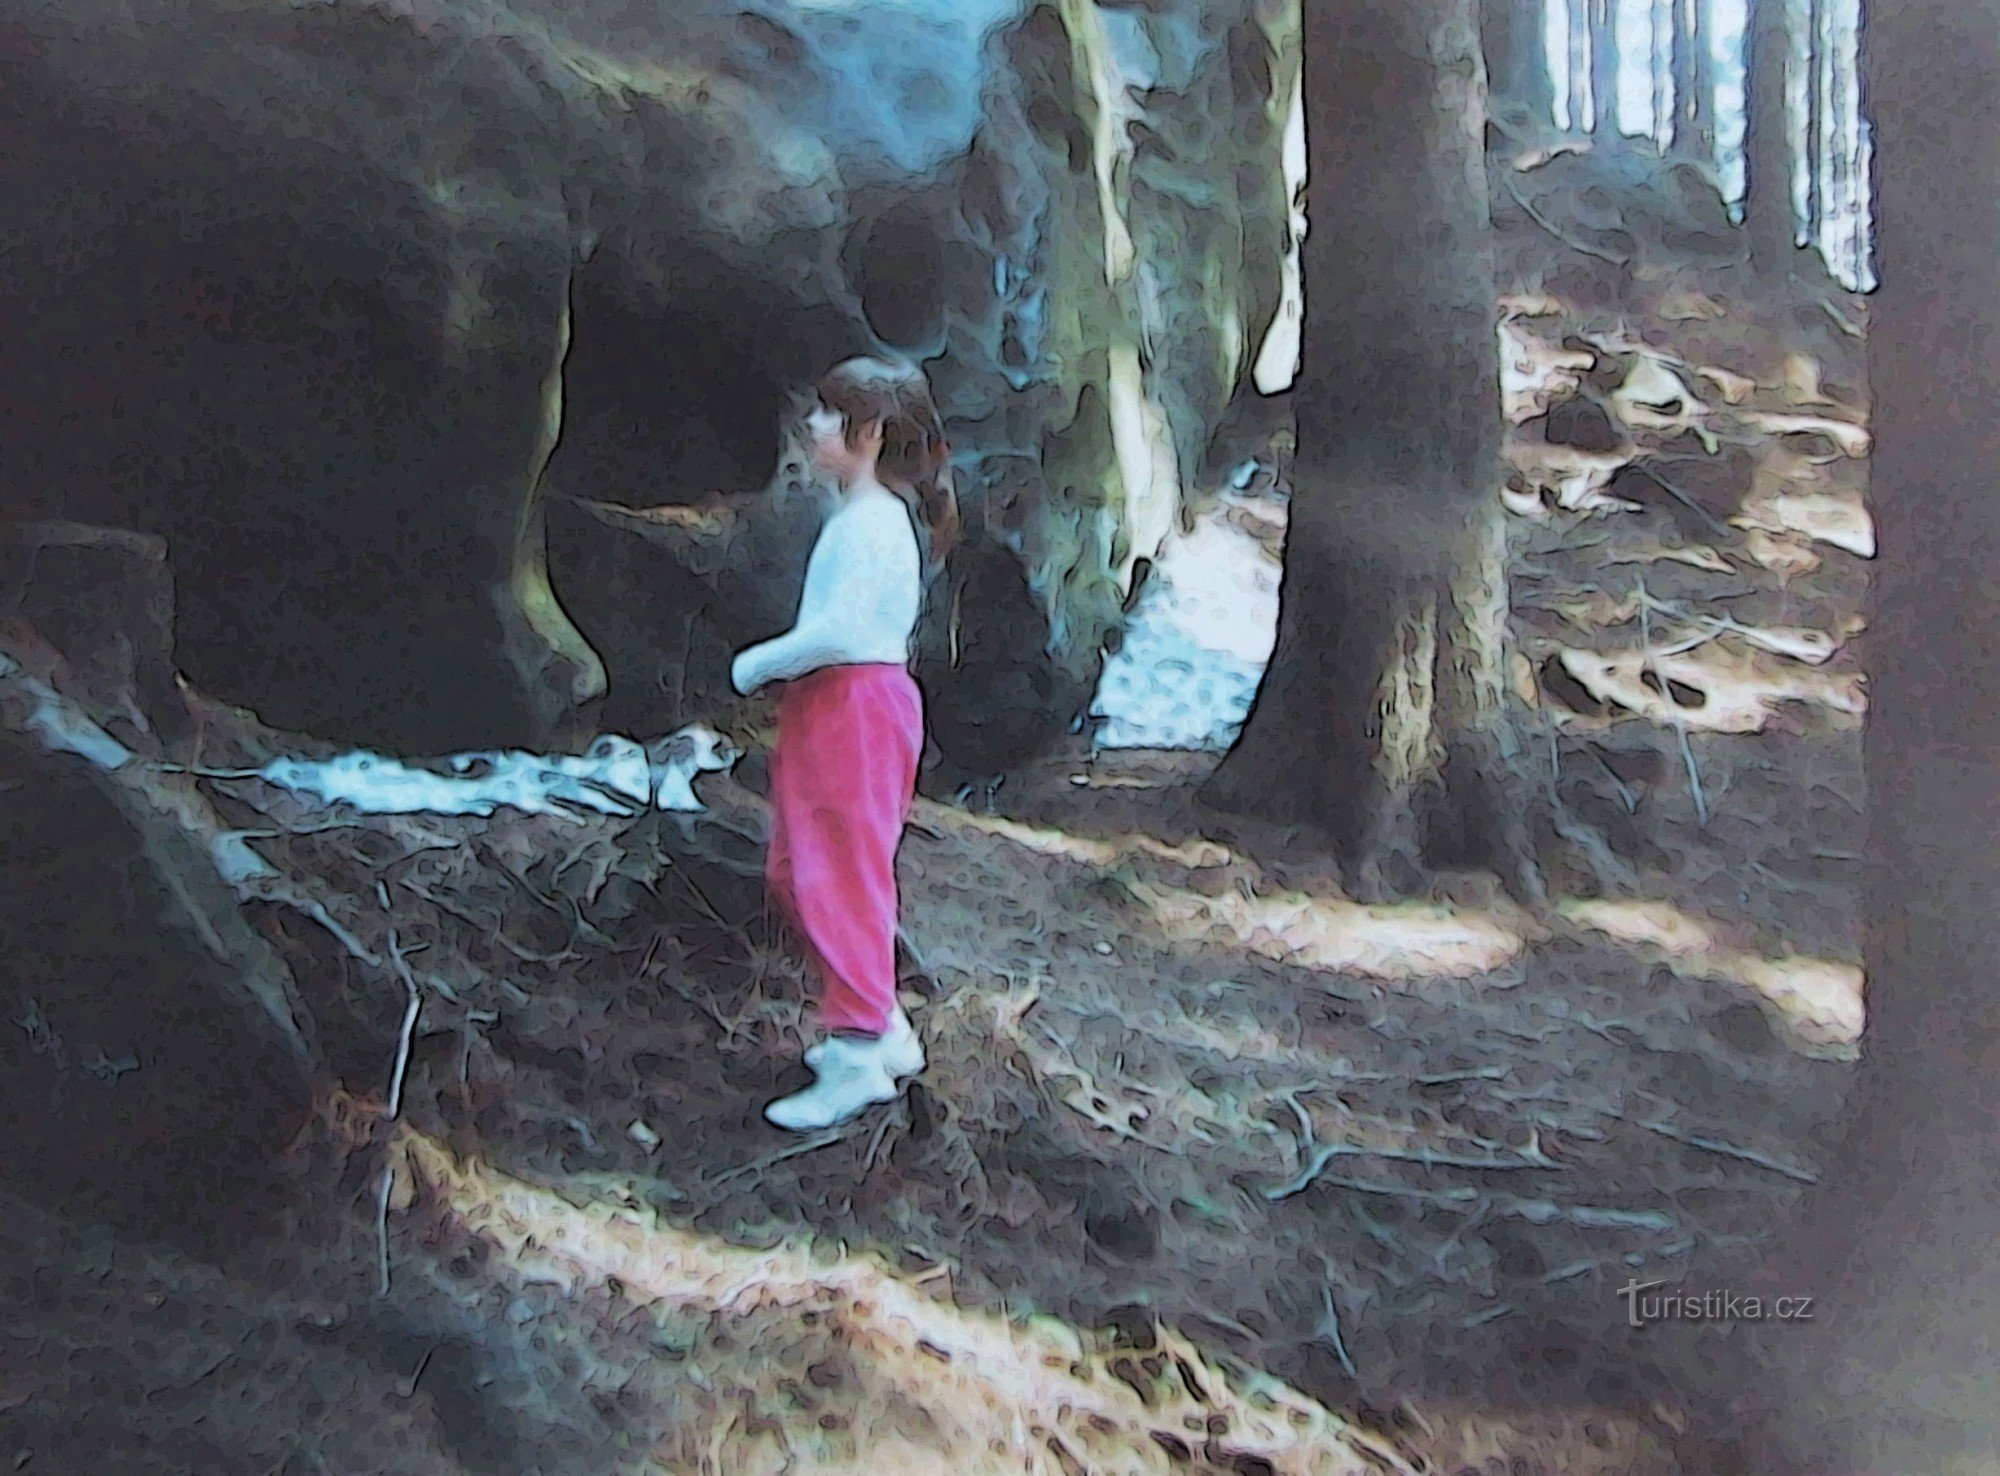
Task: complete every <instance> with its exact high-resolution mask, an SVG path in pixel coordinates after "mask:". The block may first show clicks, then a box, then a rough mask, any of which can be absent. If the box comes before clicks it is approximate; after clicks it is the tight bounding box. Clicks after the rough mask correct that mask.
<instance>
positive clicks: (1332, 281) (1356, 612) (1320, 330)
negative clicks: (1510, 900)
mask: <svg viewBox="0 0 2000 1476" xmlns="http://www.w3.org/2000/svg"><path fill="white" fill-rule="evenodd" d="M1305 16H1306V27H1307V29H1306V46H1307V60H1306V83H1305V85H1306V87H1307V89H1308V92H1307V100H1308V108H1309V115H1310V117H1311V119H1312V129H1311V133H1310V136H1309V140H1308V146H1309V149H1310V151H1311V170H1312V178H1313V180H1314V182H1315V193H1316V196H1317V198H1319V199H1320V200H1322V201H1324V202H1327V203H1328V204H1329V206H1330V208H1328V209H1326V210H1323V211H1321V212H1320V213H1319V215H1318V217H1317V218H1316V219H1315V221H1314V224H1313V230H1312V234H1311V235H1310V236H1308V237H1307V238H1306V245H1305V259H1306V265H1305V270H1306V276H1307V292H1306V301H1307V303H1308V304H1309V305H1310V306H1309V307H1308V310H1307V313H1306V324H1305V341H1306V350H1305V362H1306V364H1307V366H1308V370H1309V373H1308V376H1307V377H1306V378H1305V379H1304V380H1303V381H1302V382H1301V384H1300V386H1299V389H1298V392H1297V393H1298V399H1299V450H1298V458H1297V472H1296V476H1295V491H1294V495H1293V507H1292V522H1291V533H1290V535H1289V540H1288V546H1287V549H1286V561H1285V563H1286V569H1285V582H1284V587H1283V590H1282V595H1281V604H1280V613H1279V619H1278V641H1277V648H1276V650H1275V651H1274V653H1273V656H1272V660H1271V664H1270V667H1269V669H1268V671H1267V673H1266V676H1265V680H1264V683H1263V686H1262V688H1261V689H1260V691H1259V694H1258V698H1257V702H1256V705H1255V707H1254V709H1253V711H1252V712H1251V715H1250V718H1249V721H1248V722H1247V724H1246V725H1245V728H1244V732H1243V736H1242V738H1241V740H1240V741H1239V742H1238V744H1237V746H1236V748H1235V749H1234V750H1233V751H1232V752H1231V754H1230V755H1229V756H1228V758H1227V759H1225V761H1224V762H1223V764H1222V766H1221V767H1220V768H1219V769H1218V771H1217V772H1216V774H1215V776H1214V778H1213V779H1211V781H1210V782H1209V784H1208V786H1207V788H1206V790H1205V791H1204V793H1205V797H1206V798H1207V799H1208V800H1209V802H1211V803H1213V804H1216V805H1219V806H1222V807H1224V808H1228V809H1233V810H1237V811H1242V812H1249V813H1256V814H1261V815H1264V816H1267V817H1270V818H1272V819H1275V820H1278V821H1280V822H1290V823H1299V824H1305V825H1310V826H1313V827H1316V828H1320V829H1323V830H1324V831H1325V833H1326V836H1327V839H1328V842H1329V844H1330V846H1331V848H1332V850H1333V852H1334V854H1335V856H1336V857H1337V858H1338V859H1339V860H1340V862H1341V863H1342V865H1343V867H1344V868H1345V869H1346V870H1347V871H1348V873H1349V875H1350V877H1351V878H1368V877H1370V876H1373V877H1374V878H1375V880H1376V882H1386V883H1387V884H1388V885H1390V886H1393V887H1397V888H1400V887H1402V886H1405V885H1407V884H1409V882H1410V881H1411V880H1413V873H1412V872H1411V870H1410V869H1409V868H1408V867H1406V868H1405V870H1404V872H1403V874H1401V875H1392V874H1390V873H1389V872H1388V871H1387V870H1386V869H1383V868H1384V867H1385V863H1387V862H1389V861H1391V860H1393V859H1395V858H1401V859H1402V860H1403V861H1406V862H1409V863H1411V864H1412V865H1413V866H1414V864H1415V863H1417V861H1418V859H1419V856H1418V850H1419V841H1420V838H1421V832H1422V829H1423V826H1422V824H1421V823H1420V822H1421V821H1422V820H1423V818H1424V817H1423V816H1422V815H1420V813H1419V812H1420V811H1421V810H1429V811H1430V812H1431V819H1430V825H1429V829H1430V831H1431V833H1432V835H1433V836H1440V835H1441V836H1442V837H1443V838H1444V839H1445V840H1446V841H1448V842H1449V844H1448V845H1447V846H1446V849H1447V850H1449V851H1451V852H1452V853H1453V855H1454V859H1466V853H1468V852H1470V853H1474V854H1479V853H1484V852H1486V851H1489V850H1491V849H1492V847H1491V846H1490V844H1488V838H1490V837H1493V836H1507V835H1513V834H1517V833H1518V829H1519V827H1518V826H1515V825H1513V824H1512V823H1511V822H1510V821H1508V820H1507V819H1505V811H1506V805H1505V796H1504V794H1503V793H1502V791H1501V790H1500V789H1498V788H1497V787H1495V782H1496V781H1497V779H1498V776H1497V775H1487V776H1486V777H1483V778H1482V777H1480V770H1481V765H1480V763H1479V761H1477V760H1476V759H1475V760H1471V761H1468V759H1467V758H1465V757H1462V756H1459V755H1461V754H1462V753H1463V751H1464V750H1465V748H1466V745H1467V744H1468V743H1470V744H1471V745H1472V747H1473V748H1475V749H1477V748H1479V747H1480V745H1482V744H1487V743H1488V742H1489V741H1490V739H1489V737H1488V735H1490V734H1492V733H1494V732H1496V731H1498V730H1499V728H1500V727H1501V726H1502V722H1501V715H1500V714H1499V712H1498V710H1497V704H1498V694H1499V693H1500V692H1502V691H1503V690H1504V683H1502V682H1501V681H1500V680H1499V677H1498V672H1499V670H1500V667H1499V660H1500V655H1499V642H1500V638H1501V635H1502V634H1504V623H1505V614H1506V600H1505V584H1504V569H1503V570H1502V572H1501V576H1500V585H1499V589H1498V594H1499V599H1498V604H1497V606H1496V604H1495V602H1494V598H1493V596H1494V582H1493V570H1492V567H1491V565H1492V541H1491V535H1492V533H1493V532H1494V531H1495V529H1496V528H1497V526H1498V525H1497V524H1494V523H1492V522H1491V520H1490V518H1488V519H1482V518H1481V517H1480V511H1481V509H1482V508H1486V507H1491V508H1496V509H1497V508H1498V506H1499V502H1498V499H1497V498H1496V497H1494V495H1493V493H1494V489H1495V476H1496V474H1497V470H1498V450H1499V436H1500V417H1499V414H1498V407H1497V403H1496V398H1495V397H1496V394H1497V384H1498V370H1497V357H1498V353H1497V344H1496V338H1495V332H1494V288H1493V267H1492V256H1491V241H1490V219H1489V216H1488V210H1487V203H1486V201H1487V196H1486V179H1485V173H1486V170H1485V153H1484V149H1483V146H1482V142H1481V135H1482V127H1481V124H1482V121H1483V118H1484V113H1485V97H1484V93H1485V88H1484V78H1483V75H1482V72H1483V68H1482V67H1481V65H1480V53H1479V24H1478V18H1479V10H1478V7H1477V4H1476V0H1407V3H1404V4H1399V5H1396V6H1385V5H1380V4H1376V3H1373V0H1309V3H1308V5H1307V7H1306V12H1305ZM1364 281H1365V283H1366V287H1365V289H1361V288H1358V286H1357V284H1358V283H1360V282H1364ZM1503 562H1504V555H1503ZM1496 610H1497V618H1498V620H1499V623H1500V625H1501V627H1502V630H1501V631H1496V630H1495V618H1496ZM1447 795H1448V796H1449V799H1448V800H1447V801H1446V802H1445V803H1444V804H1443V805H1442V806H1441V805H1440V804H1439V803H1438V801H1439V800H1440V798H1441V797H1444V796H1447ZM1494 859H1500V858H1494ZM1506 859H1508V860H1511V859H1513V858H1506ZM1509 869H1510V868H1509V867H1508V866H1506V865H1504V864H1503V866H1502V870H1503V872H1506V871H1508V870H1509Z"/></svg>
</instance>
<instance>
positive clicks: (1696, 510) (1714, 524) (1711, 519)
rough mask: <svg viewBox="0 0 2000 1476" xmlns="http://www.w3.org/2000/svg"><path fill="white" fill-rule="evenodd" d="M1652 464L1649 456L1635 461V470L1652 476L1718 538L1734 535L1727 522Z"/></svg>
mask: <svg viewBox="0 0 2000 1476" xmlns="http://www.w3.org/2000/svg"><path fill="white" fill-rule="evenodd" d="M1654 464H1655V463H1653V461H1652V460H1651V459H1650V458H1645V459H1642V460H1640V461H1639V462H1638V463H1637V470H1639V471H1642V472H1644V473H1645V474H1646V475H1647V476H1648V477H1650V478H1652V479H1653V481H1654V482H1655V483H1656V484H1658V486H1659V488H1660V490H1661V491H1663V492H1665V493H1666V494H1667V495H1668V496H1669V497H1671V498H1673V499H1674V500H1675V501H1676V502H1678V503H1680V504H1681V506H1683V507H1685V508H1686V509H1687V510H1688V511H1689V512H1691V513H1693V514H1694V515H1695V516H1696V517H1698V518H1700V519H1701V520H1702V521H1703V522H1704V523H1706V524H1708V527H1709V531H1710V532H1712V533H1714V534H1715V535H1716V536H1717V537H1718V538H1731V537H1734V536H1735V534H1734V530H1732V529H1731V528H1730V527H1729V525H1728V524H1726V523H1724V522H1722V521H1721V520H1719V519H1718V518H1717V517H1716V516H1715V514H1713V513H1711V512H1710V511H1709V510H1708V509H1707V508H1705V507H1703V506H1702V505H1701V504H1700V503H1699V502H1696V501H1695V500H1694V499H1693V498H1692V497H1690V496H1689V495H1688V494H1687V493H1686V492H1683V491H1682V490H1681V489H1680V488H1679V487H1676V486H1675V485H1674V484H1673V483H1672V482H1670V481H1668V480H1667V479H1666V478H1665V477H1663V476H1661V475H1660V474H1659V473H1658V472H1657V471H1655V470H1653V467H1654Z"/></svg>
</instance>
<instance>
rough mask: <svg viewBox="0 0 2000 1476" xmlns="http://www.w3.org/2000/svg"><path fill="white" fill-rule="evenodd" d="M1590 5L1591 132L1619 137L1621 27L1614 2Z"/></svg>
mask: <svg viewBox="0 0 2000 1476" xmlns="http://www.w3.org/2000/svg"><path fill="white" fill-rule="evenodd" d="M1589 5H1590V131H1591V132H1592V133H1593V134H1595V135H1596V136H1597V137H1598V138H1600V139H1604V140H1607V141H1608V140H1611V139H1615V138H1617V137H1618V25H1617V12H1616V11H1615V10H1614V9H1613V8H1612V4H1611V0H1589Z"/></svg>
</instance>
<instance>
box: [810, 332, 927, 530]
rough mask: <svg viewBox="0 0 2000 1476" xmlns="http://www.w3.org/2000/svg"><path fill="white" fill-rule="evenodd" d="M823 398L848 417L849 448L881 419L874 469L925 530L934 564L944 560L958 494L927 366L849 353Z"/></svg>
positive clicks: (824, 383) (827, 380)
mask: <svg viewBox="0 0 2000 1476" xmlns="http://www.w3.org/2000/svg"><path fill="white" fill-rule="evenodd" d="M819 398H820V403H821V404H823V405H825V406H826V407H827V409H829V410H832V411H835V412H837V413H838V414H839V415H840V416H841V417H842V419H844V420H845V421H846V422H847V430H846V435H847V444H848V445H849V446H854V445H856V444H858V443H859V442H860V439H861V433H862V430H863V429H864V428H865V427H866V426H867V425H868V423H869V422H870V421H880V422H881V424H882V452H881V455H880V456H879V457H878V458H877V459H876V463H875V465H876V468H877V470H878V471H880V473H881V475H882V480H883V482H884V484H885V485H886V486H888V488H889V489H890V490H891V491H892V492H895V493H896V494H897V495H898V496H899V497H901V498H902V499H903V500H904V502H906V503H907V504H908V505H909V509H910V513H911V515H912V516H913V517H914V518H915V519H916V522H917V526H918V527H919V528H921V529H923V531H924V533H925V534H926V535H928V537H929V539H930V556H931V560H932V562H933V564H938V563H942V562H943V560H944V557H945V555H946V554H947V553H949V552H950V551H951V548H952V546H953V545H954V544H956V543H957V542H958V534H959V514H958V494H957V492H956V490H955V489H954V487H953V485H952V476H951V445H950V443H949V442H947V441H946V440H945V436H944V422H943V420H942V419H941V418H940V417H939V415H938V408H937V402H936V401H935V400H934V399H932V398H931V387H930V382H929V381H928V380H926V379H925V378H924V371H923V370H921V369H919V368H918V367H917V366H916V365H915V364H911V363H907V362H898V361H895V360H891V359H875V358H860V359H848V360H846V361H845V362H843V363H840V364H836V365H834V367H833V368H831V369H829V370H828V371H827V372H826V374H825V376H824V377H823V378H821V380H820V382H819Z"/></svg>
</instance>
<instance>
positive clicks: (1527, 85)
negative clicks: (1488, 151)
mask: <svg viewBox="0 0 2000 1476" xmlns="http://www.w3.org/2000/svg"><path fill="white" fill-rule="evenodd" d="M1542 16H1543V8H1542V4H1541V3H1540V0H1485V3H1484V5H1483V6H1482V7H1481V15H1480V28H1481V33H1482V34H1481V40H1482V42H1483V44H1484V47H1485V51H1486V73H1487V88H1488V95H1489V96H1488V105H1489V107H1490V108H1491V110H1492V114H1493V117H1494V119H1495V120H1496V121H1498V122H1500V123H1501V124H1503V125H1504V126H1505V127H1506V128H1507V129H1508V130H1509V131H1510V132H1512V133H1515V134H1517V135H1525V134H1528V133H1532V132H1535V131H1539V130H1541V129H1545V128H1547V127H1548V126H1549V123H1550V120H1551V119H1552V118H1553V116H1554V113H1555V87H1554V83H1553V80H1552V79H1551V77H1550V76H1549V62H1548V55H1547V47H1546V45H1545V44H1544V39H1543V36H1542Z"/></svg>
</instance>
